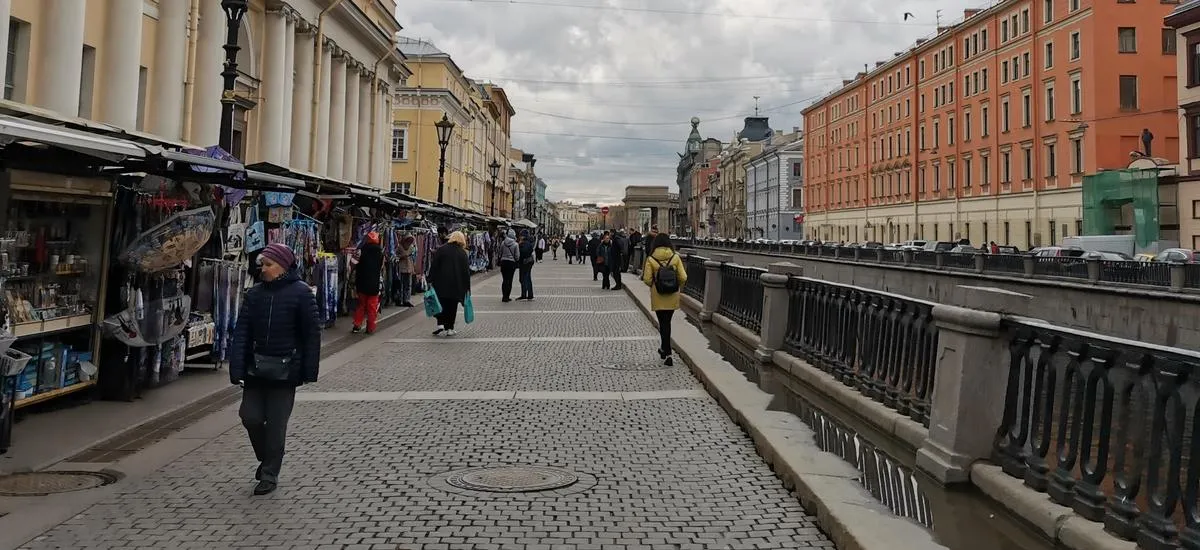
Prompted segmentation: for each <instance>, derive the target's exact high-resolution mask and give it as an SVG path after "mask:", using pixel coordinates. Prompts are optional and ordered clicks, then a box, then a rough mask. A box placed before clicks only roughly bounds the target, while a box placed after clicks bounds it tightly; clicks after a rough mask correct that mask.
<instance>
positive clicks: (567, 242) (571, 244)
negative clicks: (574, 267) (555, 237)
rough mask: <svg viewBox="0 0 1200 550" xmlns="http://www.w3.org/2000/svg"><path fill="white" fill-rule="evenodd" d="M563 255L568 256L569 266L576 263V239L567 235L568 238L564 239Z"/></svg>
mask: <svg viewBox="0 0 1200 550" xmlns="http://www.w3.org/2000/svg"><path fill="white" fill-rule="evenodd" d="M563 254H565V255H566V256H567V265H571V264H574V263H575V237H572V236H571V235H567V238H566V239H563Z"/></svg>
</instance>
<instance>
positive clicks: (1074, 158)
mask: <svg viewBox="0 0 1200 550" xmlns="http://www.w3.org/2000/svg"><path fill="white" fill-rule="evenodd" d="M1071 173H1072V174H1082V173H1083V140H1082V139H1073V140H1071Z"/></svg>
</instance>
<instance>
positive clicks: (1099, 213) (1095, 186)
mask: <svg viewBox="0 0 1200 550" xmlns="http://www.w3.org/2000/svg"><path fill="white" fill-rule="evenodd" d="M1118 226H1120V227H1130V226H1131V227H1132V229H1133V234H1134V235H1135V237H1134V239H1135V240H1136V241H1137V244H1138V246H1149V245H1150V243H1153V242H1154V241H1157V240H1158V170H1140V169H1126V170H1105V171H1103V172H1100V173H1098V174H1094V175H1091V176H1084V177H1083V234H1084V235H1114V234H1116V230H1117V227H1118Z"/></svg>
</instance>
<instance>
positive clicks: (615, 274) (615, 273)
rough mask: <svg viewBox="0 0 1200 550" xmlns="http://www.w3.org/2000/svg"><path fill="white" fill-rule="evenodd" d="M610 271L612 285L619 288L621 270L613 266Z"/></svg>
mask: <svg viewBox="0 0 1200 550" xmlns="http://www.w3.org/2000/svg"><path fill="white" fill-rule="evenodd" d="M611 271H612V287H613V288H614V289H620V288H621V270H620V269H619V268H614V269H612V270H611Z"/></svg>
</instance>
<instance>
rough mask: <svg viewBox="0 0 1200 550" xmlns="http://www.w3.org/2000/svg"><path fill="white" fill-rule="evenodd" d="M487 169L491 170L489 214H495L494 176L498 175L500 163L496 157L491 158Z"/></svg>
mask: <svg viewBox="0 0 1200 550" xmlns="http://www.w3.org/2000/svg"><path fill="white" fill-rule="evenodd" d="M488 170H490V171H491V172H492V211H491V215H493V216H495V215H496V177H497V176H499V175H500V163H499V162H496V159H492V163H491V164H489V165H488Z"/></svg>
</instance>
